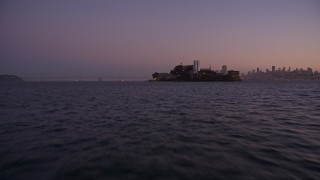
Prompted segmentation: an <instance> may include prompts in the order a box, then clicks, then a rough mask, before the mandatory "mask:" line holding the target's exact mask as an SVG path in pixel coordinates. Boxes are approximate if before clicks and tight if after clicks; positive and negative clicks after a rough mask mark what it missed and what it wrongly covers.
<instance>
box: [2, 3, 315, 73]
mask: <svg viewBox="0 0 320 180" xmlns="http://www.w3.org/2000/svg"><path fill="white" fill-rule="evenodd" d="M0 6H1V8H0V10H1V11H0V23H1V24H2V26H1V27H0V38H1V39H2V41H1V42H0V47H1V48H0V60H1V64H2V65H1V67H0V73H1V74H17V75H20V76H57V75H64V76H69V75H84V76H100V75H101V76H114V75H122V76H148V75H150V74H151V73H153V72H154V71H156V70H158V71H167V70H168V69H170V68H171V67H172V66H173V65H175V64H180V63H181V62H182V63H188V62H190V61H193V60H195V59H199V60H201V66H202V67H209V66H211V67H212V68H213V69H220V68H221V66H222V65H227V66H228V69H234V70H239V71H240V72H244V73H246V72H248V71H250V70H252V69H255V68H256V67H259V68H261V69H263V70H265V69H266V68H270V67H271V66H276V67H281V68H282V67H289V66H290V67H291V68H304V69H307V68H308V67H310V68H312V69H314V70H318V71H319V70H320V59H319V57H320V49H319V47H320V35H319V32H320V21H319V17H320V3H319V2H318V1H314V0H307V1H300V0H283V1H276V0H269V1H259V2H257V1H252V0H243V1H236V2H235V1H229V0H227V1H226V0H223V1H222V0H217V1H207V0H202V1H192V0H187V1H179V0H174V1H167V0H165V1H144V0H143V1H142V0H140V1H135V2H132V1H90V2H87V1H68V2H64V1H54V2H52V1H40V0H31V1H28V2H26V1H19V0H14V1H6V0H5V1H1V2H0Z"/></svg>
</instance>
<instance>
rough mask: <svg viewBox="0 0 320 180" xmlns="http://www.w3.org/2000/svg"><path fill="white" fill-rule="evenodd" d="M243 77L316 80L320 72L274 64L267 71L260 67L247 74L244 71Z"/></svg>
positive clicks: (246, 78) (247, 78) (319, 76)
mask: <svg viewBox="0 0 320 180" xmlns="http://www.w3.org/2000/svg"><path fill="white" fill-rule="evenodd" d="M241 78H242V79H243V80H294V79H297V80H314V79H320V73H319V72H318V71H313V70H312V69H311V68H307V69H306V70H305V69H303V68H300V69H299V68H296V69H293V70H292V69H291V68H290V67H289V68H285V67H283V68H278V69H276V67H275V66H272V68H271V70H269V69H266V70H265V71H262V70H260V68H257V69H253V70H251V71H249V72H248V73H247V74H244V73H242V74H241Z"/></svg>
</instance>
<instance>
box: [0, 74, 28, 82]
mask: <svg viewBox="0 0 320 180" xmlns="http://www.w3.org/2000/svg"><path fill="white" fill-rule="evenodd" d="M22 81H23V79H22V78H21V77H19V76H16V75H0V82H22Z"/></svg>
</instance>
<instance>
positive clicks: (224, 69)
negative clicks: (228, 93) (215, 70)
mask: <svg viewBox="0 0 320 180" xmlns="http://www.w3.org/2000/svg"><path fill="white" fill-rule="evenodd" d="M221 73H222V74H227V65H223V66H222V70H221Z"/></svg>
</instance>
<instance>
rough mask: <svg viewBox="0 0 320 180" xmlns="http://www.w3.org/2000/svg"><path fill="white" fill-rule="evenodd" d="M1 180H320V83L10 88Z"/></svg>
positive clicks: (4, 92)
mask: <svg viewBox="0 0 320 180" xmlns="http://www.w3.org/2000/svg"><path fill="white" fill-rule="evenodd" d="M0 118H1V119H0V179H1V180H6V179H8V180H9V179H10V180H11V179H12V180H15V179H59V180H60V179H319V177H320V82H319V81H309V82H235V83H228V82H217V83H215V82H213V83H204V82H201V83H191V82H189V83H182V82H181V83H174V82H163V83H148V82H125V83H121V82H24V83H1V84H0Z"/></svg>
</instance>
